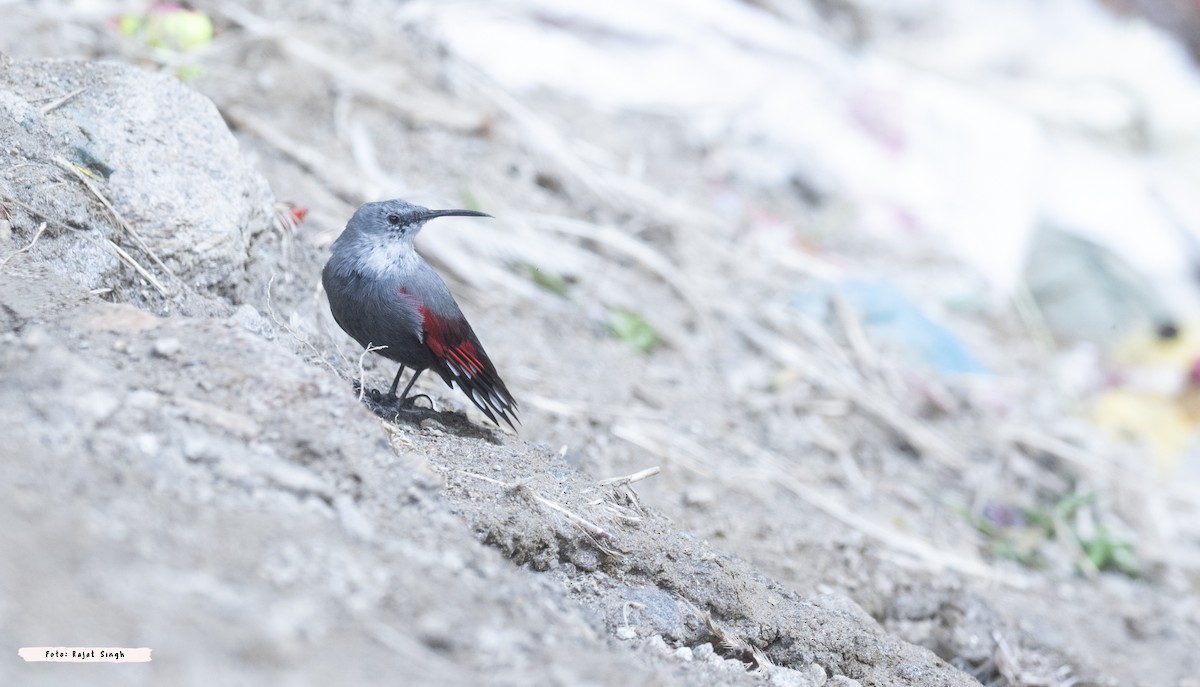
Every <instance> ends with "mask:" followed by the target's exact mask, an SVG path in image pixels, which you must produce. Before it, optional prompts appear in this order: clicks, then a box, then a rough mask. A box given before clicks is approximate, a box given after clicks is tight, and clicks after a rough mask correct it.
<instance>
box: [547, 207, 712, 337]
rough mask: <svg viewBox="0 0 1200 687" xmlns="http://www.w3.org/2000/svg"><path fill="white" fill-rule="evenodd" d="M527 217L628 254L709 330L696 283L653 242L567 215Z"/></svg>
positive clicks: (707, 311)
mask: <svg viewBox="0 0 1200 687" xmlns="http://www.w3.org/2000/svg"><path fill="white" fill-rule="evenodd" d="M528 219H529V221H530V222H531V223H532V224H535V225H539V226H543V227H546V228H547V229H550V230H552V231H556V232H559V233H560V234H566V235H567V236H574V237H577V238H583V239H587V240H589V241H594V242H595V243H598V244H600V245H602V246H606V247H608V248H611V249H613V250H615V251H617V252H618V253H621V254H622V255H624V256H626V257H628V258H632V259H633V260H634V261H635V262H637V263H638V264H640V265H642V266H643V267H645V268H646V269H647V270H649V271H650V273H651V274H653V275H655V276H656V277H658V278H659V279H661V280H663V281H664V282H665V283H666V284H667V285H668V286H670V287H671V288H672V289H673V290H674V291H675V292H676V293H677V294H679V297H680V298H681V299H682V300H683V301H684V302H685V303H687V305H688V307H689V308H691V310H692V312H693V313H695V315H696V317H697V319H698V321H699V323H700V324H701V326H702V327H703V328H704V330H705V331H710V330H711V322H710V320H711V313H710V312H709V308H708V307H707V306H706V305H705V304H704V303H703V302H702V301H701V300H700V297H699V296H698V295H697V294H699V290H698V289H697V288H696V285H695V284H694V283H692V281H691V279H689V278H688V277H687V275H685V274H684V273H683V272H682V271H681V270H680V269H679V268H677V267H675V265H673V264H672V263H671V261H670V260H668V259H667V258H666V256H664V255H663V254H662V253H661V252H659V251H658V250H656V249H655V248H654V247H653V246H651V245H649V244H647V243H644V242H642V241H639V240H637V239H635V238H633V237H632V236H629V235H628V234H625V233H622V232H620V231H618V230H617V229H615V228H613V227H609V226H604V225H600V224H593V223H591V222H585V221H583V220H578V219H572V218H570V217H559V216H555V215H541V214H537V215H529V217H528Z"/></svg>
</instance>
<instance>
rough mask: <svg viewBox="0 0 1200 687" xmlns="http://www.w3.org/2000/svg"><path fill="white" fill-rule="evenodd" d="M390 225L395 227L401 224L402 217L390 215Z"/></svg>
mask: <svg viewBox="0 0 1200 687" xmlns="http://www.w3.org/2000/svg"><path fill="white" fill-rule="evenodd" d="M388 224H390V225H392V226H393V227H394V226H396V225H397V224H400V215H388Z"/></svg>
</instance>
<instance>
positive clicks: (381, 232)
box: [346, 199, 491, 244]
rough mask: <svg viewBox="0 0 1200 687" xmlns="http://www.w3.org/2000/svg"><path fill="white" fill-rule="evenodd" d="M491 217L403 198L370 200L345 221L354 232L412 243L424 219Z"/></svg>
mask: <svg viewBox="0 0 1200 687" xmlns="http://www.w3.org/2000/svg"><path fill="white" fill-rule="evenodd" d="M451 216H460V217H491V215H489V214H487V213H485V212H478V211H475V210H430V209H429V208H423V207H421V206H420V205H413V204H412V203H409V202H407V201H403V200H399V199H396V200H384V201H380V202H377V203H367V204H365V205H363V206H362V207H360V208H358V210H357V211H355V213H354V216H353V217H351V218H350V221H349V222H348V223H347V224H346V229H347V230H348V231H351V232H355V233H361V234H364V235H368V236H372V237H388V238H389V239H398V240H400V241H404V242H406V243H409V244H411V243H412V240H413V238H415V237H416V235H417V233H418V232H420V231H421V227H423V226H425V223H426V222H428V221H429V220H431V219H434V218H435V217H451Z"/></svg>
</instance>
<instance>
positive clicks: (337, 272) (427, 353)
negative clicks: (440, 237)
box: [321, 200, 517, 430]
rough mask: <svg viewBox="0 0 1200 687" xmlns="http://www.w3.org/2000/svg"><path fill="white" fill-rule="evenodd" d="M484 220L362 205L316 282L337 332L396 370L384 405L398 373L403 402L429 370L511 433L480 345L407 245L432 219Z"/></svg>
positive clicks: (392, 204)
mask: <svg viewBox="0 0 1200 687" xmlns="http://www.w3.org/2000/svg"><path fill="white" fill-rule="evenodd" d="M451 215H462V216H470V217H491V215H488V214H486V213H483V212H476V211H474V210H430V209H428V208H423V207H420V206H418V205H413V204H411V203H407V202H405V201H403V200H385V201H382V202H378V203H367V204H366V205H363V206H362V207H360V208H359V209H358V210H357V211H355V213H354V216H353V217H351V218H350V221H349V222H348V223H347V224H346V230H345V231H343V232H342V235H341V236H339V237H338V238H337V240H336V241H334V242H333V255H332V256H330V258H329V262H327V263H325V269H324V271H323V272H322V273H321V281H322V283H323V284H324V285H325V293H326V294H328V296H329V309H330V310H331V311H332V312H333V319H335V320H337V323H338V325H339V326H341V328H342V329H344V330H345V331H346V333H347V334H349V335H350V336H351V337H353V338H354V340H355V341H357V342H358V343H359V344H361V345H362V346H363V347H364V348H367V347H370V346H385V347H386V348H382V349H380V350H377V351H376V353H378V354H380V355H382V356H384V357H385V358H390V359H391V360H394V361H396V362H398V363H400V369H399V370H397V372H396V378H395V379H394V380H393V381H392V388H391V389H389V390H388V394H387V398H388V399H389V400H394V399H395V398H396V387H397V386H398V385H399V384H400V375H402V374H403V373H404V369H405V368H406V367H410V368H412V370H413V375H412V379H410V380H408V385H407V386H405V387H404V392H403V393H401V394H400V400H401V401H402V402H403V401H404V399H406V398H407V397H408V392H409V390H410V389H412V386H413V383H414V382H416V381H417V377H420V376H421V373H422V372H424V371H425V370H428V369H430V368H432V369H433V370H435V371H436V372H437V373H438V374H439V375H441V377H442V379H443V380H444V381H445V382H446V385H447V386H451V387H453V386H457V387H458V388H459V389H462V391H463V392H464V393H466V395H467V397H468V398H470V399H471V402H472V403H474V404H475V406H476V407H478V408H479V409H480V410H482V411H483V414H484V415H487V416H488V418H489V419H490V420H491V421H492V422H494V423H496V424H497V425H498V424H500V423H499V422H497V421H496V416H497V415H499V416H500V417H502V418H504V421H505V422H507V423H508V425H509V427H512V428H513V429H514V430H516V427H515V426H513V420H514V419H516V417H517V413H516V411H517V402H516V401H515V400H513V397H512V394H510V393H509V392H508V389H507V388H506V387H505V386H504V382H503V381H502V380H501V379H500V375H499V374H497V373H496V367H495V366H494V365H492V361H491V360H489V359H488V357H487V353H485V352H484V350H483V345H482V344H480V343H479V338H478V337H477V336H475V332H474V331H473V330H472V329H471V325H470V324H468V323H467V320H466V318H465V317H463V314H462V310H460V309H459V307H458V303H455V302H454V296H452V295H450V289H449V288H447V287H446V282H444V281H442V278H441V277H439V276H438V275H437V272H434V271H433V268H432V267H430V266H429V264H428V263H426V262H425V260H424V259H422V258H421V256H420V255H418V254H417V251H416V248H415V247H414V246H413V239H414V238H416V236H417V233H418V232H420V231H421V228H422V227H423V226H425V223H426V222H428V221H429V220H431V219H433V218H435V217H447V216H451Z"/></svg>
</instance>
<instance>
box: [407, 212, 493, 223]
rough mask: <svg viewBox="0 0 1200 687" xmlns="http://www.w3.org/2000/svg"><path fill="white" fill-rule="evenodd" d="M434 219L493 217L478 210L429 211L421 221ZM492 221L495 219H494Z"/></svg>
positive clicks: (423, 215)
mask: <svg viewBox="0 0 1200 687" xmlns="http://www.w3.org/2000/svg"><path fill="white" fill-rule="evenodd" d="M434 217H492V216H491V215H489V214H488V213H486V212H479V211H478V210H427V211H425V213H424V214H422V216H421V221H422V222H425V221H428V220H431V219H433V218H434ZM492 219H495V218H494V217H493V218H492Z"/></svg>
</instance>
